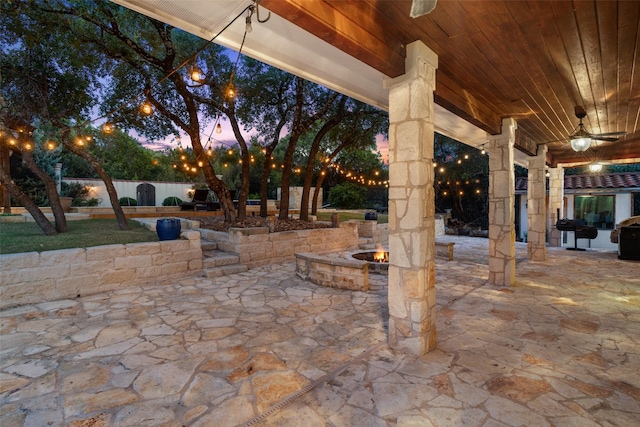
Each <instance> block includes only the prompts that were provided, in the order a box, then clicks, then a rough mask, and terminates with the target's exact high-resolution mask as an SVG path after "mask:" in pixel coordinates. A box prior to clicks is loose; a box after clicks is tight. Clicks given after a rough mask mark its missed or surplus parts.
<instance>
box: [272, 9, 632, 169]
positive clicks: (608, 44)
mask: <svg viewBox="0 0 640 427" xmlns="http://www.w3.org/2000/svg"><path fill="white" fill-rule="evenodd" d="M260 4H261V6H264V7H265V8H267V9H269V10H270V11H272V12H274V13H276V14H278V15H280V16H282V17H283V18H285V19H287V20H288V21H290V22H292V23H294V24H295V25H297V26H299V27H301V28H303V29H304V30H306V31H308V32H310V33H312V34H314V35H316V36H317V37H319V38H321V39H323V40H325V41H327V42H328V43H331V44H332V45H334V46H335V47H337V48H339V49H341V50H343V51H344V52H346V53H348V54H350V55H351V56H353V57H355V58H357V59H359V60H361V61H363V62H364V63H366V64H368V65H370V66H371V67H373V68H375V69H377V70H379V71H380V72H382V73H384V74H385V75H387V76H390V77H396V76H398V75H401V74H403V73H404V56H405V46H406V45H407V44H409V43H411V42H413V41H416V40H422V41H423V42H424V44H425V45H427V46H428V47H429V48H431V49H432V50H433V51H434V52H435V53H436V54H437V55H438V58H439V59H438V62H439V65H438V71H437V82H436V92H435V100H436V103H438V104H439V105H441V106H443V107H445V108H447V109H448V110H450V111H452V112H454V113H455V114H457V115H459V116H461V117H463V118H464V119H466V120H468V121H469V122H471V123H473V124H475V125H477V126H478V127H480V128H481V129H483V130H485V131H487V132H489V133H491V134H498V133H500V123H501V119H502V118H503V117H513V118H515V119H516V120H517V122H518V135H517V136H518V138H517V146H518V148H519V149H521V150H522V151H525V152H527V153H529V154H533V153H535V147H536V145H537V144H540V143H547V142H550V141H554V142H550V143H549V144H548V146H549V158H548V160H549V163H550V164H552V165H555V164H557V163H563V164H572V163H573V164H575V163H584V162H588V161H593V160H603V161H606V160H619V159H626V161H630V160H633V161H640V123H639V120H640V70H639V69H638V55H639V53H640V50H639V45H640V32H639V31H638V30H639V22H640V1H624V0H623V1H600V0H599V1H589V0H576V1H570V0H559V1H548V0H544V1H537V0H521V1H513V0H483V1H468V0H460V1H457V0H438V2H437V6H436V8H435V10H434V11H433V12H431V13H430V14H429V15H426V16H422V17H419V18H417V19H412V18H410V17H409V11H410V8H411V1H410V0H394V1H389V0H339V1H333V0H314V1H308V0H262V1H261V3H260ZM575 106H582V107H584V109H585V111H586V113H587V116H586V117H585V119H584V123H585V126H586V128H587V130H588V131H589V132H591V133H610V132H621V131H625V132H627V135H626V136H624V137H622V138H620V139H619V140H618V141H616V142H597V143H596V144H595V145H592V148H590V149H589V150H587V151H586V152H585V153H576V152H574V151H573V150H572V149H571V147H570V144H569V141H568V139H567V137H568V135H570V134H572V133H573V132H574V130H575V128H576V126H577V124H578V119H577V118H576V116H575V114H574V107H575Z"/></svg>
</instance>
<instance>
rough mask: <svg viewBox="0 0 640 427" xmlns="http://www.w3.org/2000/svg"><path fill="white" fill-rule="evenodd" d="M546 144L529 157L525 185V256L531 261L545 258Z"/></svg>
mask: <svg viewBox="0 0 640 427" xmlns="http://www.w3.org/2000/svg"><path fill="white" fill-rule="evenodd" d="M546 160H547V146H546V145H540V146H538V155H537V156H535V157H530V158H529V165H528V166H529V178H528V179H529V181H528V186H527V225H528V226H527V228H528V230H527V256H528V257H529V259H530V260H533V261H544V260H546V259H547V203H546V197H547V177H546Z"/></svg>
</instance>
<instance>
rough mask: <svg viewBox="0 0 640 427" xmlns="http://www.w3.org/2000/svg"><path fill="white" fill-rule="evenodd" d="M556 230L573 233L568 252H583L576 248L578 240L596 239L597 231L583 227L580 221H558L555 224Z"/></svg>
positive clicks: (582, 222)
mask: <svg viewBox="0 0 640 427" xmlns="http://www.w3.org/2000/svg"><path fill="white" fill-rule="evenodd" d="M556 228H557V229H558V230H560V231H573V248H567V250H570V251H584V250H585V249H583V248H579V247H578V239H595V238H596V237H598V229H597V228H595V227H590V226H588V225H584V221H583V220H581V219H560V220H558V222H556Z"/></svg>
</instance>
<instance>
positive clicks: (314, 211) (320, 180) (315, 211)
mask: <svg viewBox="0 0 640 427" xmlns="http://www.w3.org/2000/svg"><path fill="white" fill-rule="evenodd" d="M326 170H327V168H326V167H325V168H323V169H322V170H321V171H320V176H319V177H318V180H317V181H316V189H315V191H314V192H313V202H312V205H311V215H318V197H319V194H320V191H322V183H323V182H324V177H325V176H324V175H323V174H322V172H325V173H326Z"/></svg>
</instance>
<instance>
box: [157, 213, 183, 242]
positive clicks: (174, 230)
mask: <svg viewBox="0 0 640 427" xmlns="http://www.w3.org/2000/svg"><path fill="white" fill-rule="evenodd" d="M180 227H181V226H180V220H179V219H177V218H165V219H159V220H158V222H157V223H156V232H157V233H158V239H160V240H176V239H177V238H178V237H180Z"/></svg>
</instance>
